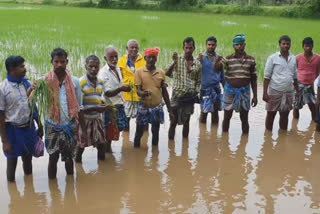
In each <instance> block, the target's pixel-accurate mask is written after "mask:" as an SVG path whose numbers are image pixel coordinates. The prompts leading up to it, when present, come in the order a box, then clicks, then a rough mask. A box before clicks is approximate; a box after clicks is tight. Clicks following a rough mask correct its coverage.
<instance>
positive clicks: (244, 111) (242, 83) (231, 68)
mask: <svg viewBox="0 0 320 214" xmlns="http://www.w3.org/2000/svg"><path fill="white" fill-rule="evenodd" d="M232 43H233V48H234V51H235V53H234V54H232V55H230V56H227V57H226V59H225V60H222V58H219V64H220V62H222V61H224V64H225V80H226V83H225V85H224V93H223V108H224V118H223V122H222V131H223V132H228V131H229V126H230V119H231V117H232V113H233V110H235V111H236V112H239V113H240V119H241V124H242V133H243V134H247V133H248V132H249V122H248V114H249V110H250V97H251V95H250V85H251V88H252V92H253V98H252V100H251V105H252V106H253V107H255V106H256V105H257V104H258V98H257V71H256V62H255V59H254V58H253V57H252V56H250V55H248V54H247V53H246V52H245V47H246V37H245V35H243V34H238V35H236V36H235V37H234V39H233V41H232ZM219 66H221V65H219Z"/></svg>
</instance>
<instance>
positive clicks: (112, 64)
mask: <svg viewBox="0 0 320 214" xmlns="http://www.w3.org/2000/svg"><path fill="white" fill-rule="evenodd" d="M104 59H105V60H106V62H107V63H106V65H105V66H104V67H103V68H102V69H101V70H100V71H99V75H98V77H99V79H101V80H102V81H103V86H104V101H105V104H106V105H107V106H108V105H114V106H115V107H116V108H117V118H116V120H117V125H118V128H119V131H122V130H123V129H124V128H125V127H126V126H127V117H126V113H125V111H124V106H123V104H124V99H123V92H130V90H131V88H130V86H129V85H124V84H123V78H122V74H121V71H120V68H119V67H118V66H117V63H118V51H117V49H116V48H115V47H113V46H108V47H107V48H106V53H105V57H104ZM111 120H112V113H111V112H106V113H105V128H106V133H108V129H109V128H110V123H111ZM111 141H112V139H110V136H107V145H106V151H107V152H111Z"/></svg>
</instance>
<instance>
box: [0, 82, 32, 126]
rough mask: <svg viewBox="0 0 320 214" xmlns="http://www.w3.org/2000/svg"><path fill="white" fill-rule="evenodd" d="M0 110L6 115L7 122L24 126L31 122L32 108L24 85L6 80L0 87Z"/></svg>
mask: <svg viewBox="0 0 320 214" xmlns="http://www.w3.org/2000/svg"><path fill="white" fill-rule="evenodd" d="M0 110H1V111H4V113H5V121H6V122H10V123H13V124H15V125H22V124H25V123H28V122H29V121H30V114H31V111H30V107H29V100H28V96H27V89H26V86H25V85H24V84H23V83H15V82H10V81H8V80H7V79H5V80H4V81H3V82H2V83H1V85H0Z"/></svg>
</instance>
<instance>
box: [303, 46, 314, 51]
mask: <svg viewBox="0 0 320 214" xmlns="http://www.w3.org/2000/svg"><path fill="white" fill-rule="evenodd" d="M312 49H313V46H312V45H311V44H304V45H303V50H304V52H306V53H311V52H312Z"/></svg>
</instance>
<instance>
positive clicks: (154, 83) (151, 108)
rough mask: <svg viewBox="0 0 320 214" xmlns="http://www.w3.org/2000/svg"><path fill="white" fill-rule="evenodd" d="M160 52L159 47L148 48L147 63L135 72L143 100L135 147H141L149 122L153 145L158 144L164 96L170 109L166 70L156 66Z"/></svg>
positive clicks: (162, 117) (140, 105)
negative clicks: (144, 130)
mask: <svg viewBox="0 0 320 214" xmlns="http://www.w3.org/2000/svg"><path fill="white" fill-rule="evenodd" d="M159 52H160V49H158V48H150V49H146V50H145V56H144V59H145V60H146V62H147V65H146V67H144V68H141V69H139V70H137V72H136V73H135V79H136V86H137V88H138V95H139V97H140V100H141V102H140V103H139V104H138V112H137V128H136V134H135V138H134V147H140V141H141V137H142V135H143V129H144V127H145V126H146V125H148V123H151V124H152V127H151V131H152V145H158V142H159V129H160V123H163V122H164V113H163V107H162V106H163V102H162V98H163V99H164V101H165V103H166V105H167V109H168V111H170V99H169V94H168V91H167V84H166V83H165V77H166V76H165V73H164V71H162V70H161V69H159V68H157V67H156V62H157V58H158V55H159Z"/></svg>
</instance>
